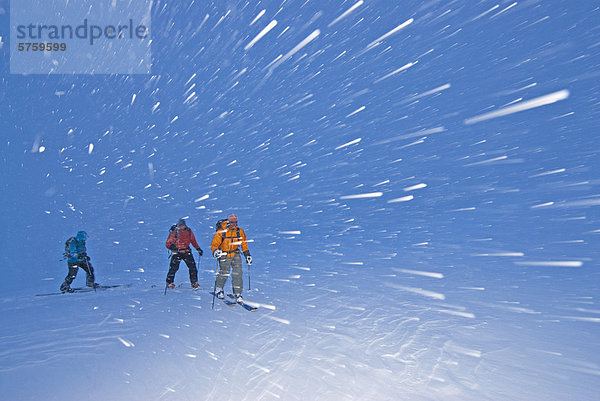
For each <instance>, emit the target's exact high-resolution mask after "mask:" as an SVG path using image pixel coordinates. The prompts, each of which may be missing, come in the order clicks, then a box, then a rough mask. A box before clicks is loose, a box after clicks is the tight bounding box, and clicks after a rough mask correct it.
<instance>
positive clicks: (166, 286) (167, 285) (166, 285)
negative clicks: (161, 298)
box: [165, 283, 169, 295]
mask: <svg viewBox="0 0 600 401" xmlns="http://www.w3.org/2000/svg"><path fill="white" fill-rule="evenodd" d="M168 287H169V283H167V284H165V295H167V288H168Z"/></svg>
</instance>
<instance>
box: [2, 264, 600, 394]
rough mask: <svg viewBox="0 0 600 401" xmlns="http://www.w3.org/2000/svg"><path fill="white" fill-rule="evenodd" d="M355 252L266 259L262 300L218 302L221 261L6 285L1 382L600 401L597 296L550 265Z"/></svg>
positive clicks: (258, 275)
mask: <svg viewBox="0 0 600 401" xmlns="http://www.w3.org/2000/svg"><path fill="white" fill-rule="evenodd" d="M311 259H313V258H311ZM204 262H205V263H207V261H206V260H205V261H204ZM356 263H357V264H346V265H341V263H338V265H337V266H335V267H333V266H328V267H326V264H325V262H324V261H320V262H319V261H318V260H316V258H314V260H311V261H310V262H309V263H308V264H307V265H303V266H299V265H290V266H278V271H276V270H275V269H274V268H273V267H271V269H270V270H271V271H270V274H267V273H266V272H265V271H264V270H263V269H258V268H257V269H254V270H253V274H254V276H253V277H252V278H253V281H252V283H253V287H255V288H254V289H253V290H251V291H246V294H245V295H246V299H247V300H248V301H250V302H253V303H255V304H256V305H259V306H260V307H261V308H260V309H259V310H258V311H256V312H248V311H246V310H244V309H242V308H241V307H239V306H233V307H230V306H227V305H225V304H224V303H222V302H221V301H219V300H217V301H216V303H215V309H214V310H211V301H212V296H211V295H210V294H208V292H209V291H210V290H211V288H209V287H210V284H211V280H212V277H213V276H212V275H213V274H214V271H212V270H208V269H204V270H203V271H202V272H201V282H202V284H203V288H202V289H201V290H199V291H192V290H191V289H189V288H187V287H188V283H186V282H184V281H183V279H184V278H185V275H184V274H185V271H180V273H179V274H178V276H177V280H176V282H177V283H182V287H181V288H178V289H175V290H172V291H169V293H168V294H167V295H166V296H165V295H163V288H162V287H160V286H155V287H152V286H151V284H150V282H151V281H150V282H144V280H146V279H147V278H148V277H145V276H144V275H140V274H137V275H133V276H130V277H128V278H125V277H122V278H121V279H120V280H119V279H118V278H112V279H107V280H103V282H104V283H106V284H110V283H113V282H122V281H123V280H130V281H131V282H132V283H133V286H132V287H131V288H124V289H120V288H116V289H110V290H103V291H98V292H96V293H83V294H67V295H59V296H49V297H35V296H33V294H28V295H26V296H19V297H14V298H4V299H2V303H1V308H2V310H1V315H2V320H3V322H2V329H1V331H0V338H1V340H2V349H1V355H2V358H1V360H2V364H1V366H0V378H1V380H2V382H1V384H2V388H3V391H4V392H5V393H6V394H11V397H9V398H10V399H11V400H32V399H45V400H88V399H89V400H106V399H111V400H125V399H139V400H142V399H144V400H152V399H156V400H158V399H160V400H203V399H206V400H208V399H223V400H277V399H283V400H308V399H310V400H359V399H360V400H549V399H566V398H570V397H571V396H575V397H574V398H573V399H577V400H593V399H595V397H596V390H597V383H598V378H599V376H600V365H599V363H600V360H599V359H598V353H597V352H595V351H596V350H597V346H598V345H597V335H596V334H597V333H594V329H595V327H596V325H597V320H598V318H597V317H598V311H597V305H596V303H595V299H594V296H595V294H593V293H589V294H586V293H582V292H581V291H579V292H576V291H573V292H572V291H570V290H569V289H568V288H564V287H563V283H562V280H560V279H558V278H554V277H552V275H549V276H546V277H536V275H535V274H521V277H515V279H514V280H513V281H512V282H505V281H504V280H502V279H500V277H498V278H497V279H496V280H494V279H493V278H492V277H490V278H489V279H487V280H485V283H482V282H481V280H479V279H477V278H473V277H471V278H470V279H469V278H466V277H463V276H462V275H461V274H459V273H456V272H450V273H449V274H446V275H444V277H440V276H441V274H440V271H444V270H446V271H447V270H448V269H447V267H446V268H443V267H441V268H440V267H436V266H434V265H429V266H428V265H427V264H424V263H418V262H415V261H413V264H411V263H408V262H407V261H406V262H405V263H402V265H403V266H406V267H412V268H413V269H414V268H415V267H416V268H418V269H421V270H417V271H416V272H415V271H413V272H412V273H411V272H408V273H407V272H405V271H402V269H396V272H395V273H394V274H391V275H390V274H383V273H384V272H380V271H378V268H377V264H375V263H369V262H365V263H364V264H362V265H360V264H358V263H360V262H356ZM417 266H418V267H417ZM504 268H508V269H513V270H515V272H516V271H517V270H521V269H520V268H515V267H509V266H507V265H504ZM403 270H408V269H403ZM292 272H293V273H294V274H290V273H292ZM423 272H427V273H437V274H429V277H427V276H424V275H423V274H424V273H423ZM182 273H184V274H182ZM416 273H420V274H416ZM135 276H137V277H135ZM246 277H247V276H246ZM157 278H158V277H157ZM132 279H133V280H132ZM79 280H80V281H82V279H79ZM156 281H157V282H160V281H159V280H156ZM246 285H247V281H246ZM482 285H483V286H484V287H485V288H484V287H482ZM566 285H567V286H568V284H566ZM399 286H402V288H403V290H399ZM397 287H398V288H397ZM420 288H426V289H427V291H428V292H423V291H421V292H420V293H416V292H415V291H418V289H420ZM48 289H50V290H51V289H53V288H50V287H48ZM407 289H408V290H407ZM441 298H445V299H441ZM457 300H460V303H459V304H457V303H456V301H457ZM28 316H35V319H29V318H27V317H28ZM594 322H595V323H594ZM582 346H585V348H583V347H582Z"/></svg>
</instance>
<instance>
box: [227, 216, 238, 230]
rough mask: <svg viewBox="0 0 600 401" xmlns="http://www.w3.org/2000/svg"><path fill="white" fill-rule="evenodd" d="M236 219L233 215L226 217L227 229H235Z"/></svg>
mask: <svg viewBox="0 0 600 401" xmlns="http://www.w3.org/2000/svg"><path fill="white" fill-rule="evenodd" d="M237 223H238V217H237V216H236V215H235V214H233V213H232V214H230V215H229V216H227V225H228V226H229V227H237Z"/></svg>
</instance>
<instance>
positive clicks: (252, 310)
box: [227, 294, 258, 312]
mask: <svg viewBox="0 0 600 401" xmlns="http://www.w3.org/2000/svg"><path fill="white" fill-rule="evenodd" d="M227 296H228V297H229V298H231V299H233V300H235V297H234V296H233V294H227ZM233 304H238V305H240V306H241V307H242V308H244V309H246V310H247V311H249V312H255V311H256V310H258V308H257V307H255V306H250V305H248V304H247V303H245V302H241V303H240V302H233Z"/></svg>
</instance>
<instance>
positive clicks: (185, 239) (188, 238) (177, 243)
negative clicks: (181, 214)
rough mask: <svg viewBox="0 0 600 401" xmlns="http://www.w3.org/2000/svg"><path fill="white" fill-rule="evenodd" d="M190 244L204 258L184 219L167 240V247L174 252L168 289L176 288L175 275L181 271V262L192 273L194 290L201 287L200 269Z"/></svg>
mask: <svg viewBox="0 0 600 401" xmlns="http://www.w3.org/2000/svg"><path fill="white" fill-rule="evenodd" d="M190 243H191V244H192V245H193V246H194V248H196V250H197V251H198V254H199V255H200V256H202V249H201V248H200V246H199V245H198V242H196V237H195V236H194V233H193V232H192V230H191V229H190V228H189V227H188V226H187V225H186V223H185V220H184V219H179V221H178V222H177V225H176V226H175V228H174V229H173V230H172V231H171V233H170V234H169V237H168V238H167V243H166V244H165V245H166V247H167V248H168V249H169V250H170V251H171V252H172V254H171V264H170V268H169V273H167V287H169V288H175V284H173V281H174V280H175V273H177V270H179V262H181V261H182V260H183V261H184V262H185V264H186V265H187V267H188V269H189V271H190V283H191V284H192V288H198V287H200V284H198V269H197V268H196V262H195V261H194V256H193V255H192V250H191V249H190Z"/></svg>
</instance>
